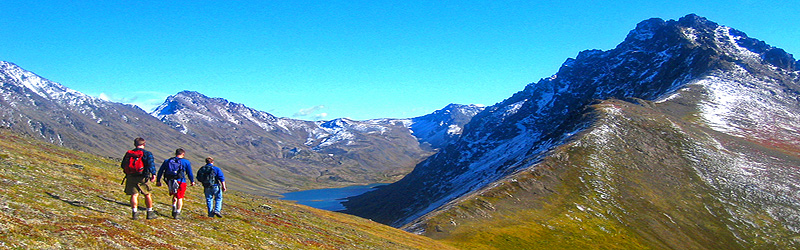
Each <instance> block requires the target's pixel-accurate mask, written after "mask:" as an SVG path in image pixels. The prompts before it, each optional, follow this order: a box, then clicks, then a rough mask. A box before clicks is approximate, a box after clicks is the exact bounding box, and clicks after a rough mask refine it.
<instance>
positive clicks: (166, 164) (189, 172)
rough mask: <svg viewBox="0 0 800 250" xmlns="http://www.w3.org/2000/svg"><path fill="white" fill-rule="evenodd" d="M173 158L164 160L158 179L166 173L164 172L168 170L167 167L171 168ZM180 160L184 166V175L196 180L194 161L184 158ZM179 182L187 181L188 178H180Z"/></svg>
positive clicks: (159, 169) (191, 180)
mask: <svg viewBox="0 0 800 250" xmlns="http://www.w3.org/2000/svg"><path fill="white" fill-rule="evenodd" d="M173 158H175V157H173ZM173 158H169V159H166V160H164V163H161V167H160V168H158V176H157V177H156V180H157V181H161V176H162V175H164V172H166V171H167V169H169V161H170V160H172V159H173ZM178 161H179V162H180V163H181V166H182V167H183V173H184V176H189V181H190V182H194V174H193V173H192V163H191V162H189V160H187V159H184V158H180V159H179V160H178ZM165 180H166V179H165ZM178 182H182V183H186V178H178Z"/></svg>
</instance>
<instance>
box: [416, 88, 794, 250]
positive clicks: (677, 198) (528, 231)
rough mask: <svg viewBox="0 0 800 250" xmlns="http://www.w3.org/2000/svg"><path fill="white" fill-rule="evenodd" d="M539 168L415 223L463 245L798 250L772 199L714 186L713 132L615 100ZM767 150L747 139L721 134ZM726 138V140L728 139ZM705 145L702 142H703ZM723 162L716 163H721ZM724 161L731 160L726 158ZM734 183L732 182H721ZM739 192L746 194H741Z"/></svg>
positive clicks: (434, 235)
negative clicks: (710, 175) (703, 172)
mask: <svg viewBox="0 0 800 250" xmlns="http://www.w3.org/2000/svg"><path fill="white" fill-rule="evenodd" d="M595 109H596V110H597V112H596V113H595V115H596V116H597V121H596V122H595V123H594V124H593V126H592V127H591V128H589V129H587V130H586V131H584V132H583V133H581V134H579V135H578V136H576V137H575V138H574V140H573V141H571V142H570V143H567V144H565V145H562V146H559V147H557V148H556V149H554V150H552V151H551V153H550V154H549V155H548V156H547V157H545V158H544V159H543V160H542V161H541V162H538V163H536V166H535V167H533V168H530V169H527V170H525V171H522V172H519V173H517V174H514V175H511V176H508V177H507V178H505V179H504V180H502V181H500V182H498V183H495V184H494V185H492V186H490V187H487V188H485V189H483V190H480V191H479V192H476V193H473V194H472V195H469V196H467V197H463V198H461V199H460V200H458V202H454V203H451V204H449V205H448V206H445V207H444V208H442V209H440V210H438V211H435V212H434V213H431V214H429V215H426V217H425V218H423V220H424V221H423V222H422V223H419V224H415V225H409V226H413V227H415V230H419V231H424V234H425V235H427V236H429V237H431V238H434V239H439V240H443V241H445V242H447V243H449V244H452V245H454V246H457V247H460V248H463V249H797V247H798V245H800V244H799V242H800V241H798V235H797V234H796V233H794V232H792V231H791V230H790V229H789V228H787V227H786V226H785V225H786V224H784V223H787V222H785V221H781V220H780V219H781V218H780V217H777V218H776V217H774V216H770V214H769V213H770V211H771V210H770V209H769V208H768V205H764V204H770V202H771V201H769V200H758V199H759V198H757V197H756V196H751V197H753V198H749V197H748V196H746V195H745V194H741V193H740V192H741V191H739V190H738V189H735V188H726V187H727V186H723V187H722V188H718V187H714V186H712V185H709V184H708V182H706V181H704V179H703V178H702V177H701V176H700V175H699V174H698V171H697V170H695V169H694V167H695V166H698V165H699V166H701V168H703V169H713V166H714V165H713V164H712V163H715V162H717V161H721V160H724V158H715V157H712V156H724V152H721V153H718V152H715V151H708V152H711V153H708V152H705V153H698V152H693V150H712V149H713V148H712V147H711V146H708V145H707V143H714V142H718V140H715V139H712V137H711V135H712V134H711V133H713V131H710V130H705V129H702V128H700V127H697V126H695V125H696V124H692V123H691V122H684V121H682V119H676V118H674V117H669V116H667V115H664V114H662V113H659V112H657V111H658V110H657V109H654V108H651V107H647V104H644V105H636V104H632V103H628V102H624V101H618V100H610V101H604V102H602V103H601V104H598V105H595ZM717 136H718V138H723V139H725V140H729V141H723V143H726V144H727V145H734V146H736V147H740V148H742V149H743V150H742V151H741V152H752V153H753V154H756V155H758V154H763V153H764V152H768V151H762V150H767V149H765V148H759V147H758V145H754V144H752V143H749V142H747V141H744V140H739V139H737V138H733V137H724V136H720V135H717ZM720 140H721V139H720ZM697 145H700V146H697ZM715 164H716V163H715ZM722 164H723V165H724V164H725V163H724V162H723V163H722ZM722 181H732V180H722ZM738 197H748V198H749V199H742V198H738Z"/></svg>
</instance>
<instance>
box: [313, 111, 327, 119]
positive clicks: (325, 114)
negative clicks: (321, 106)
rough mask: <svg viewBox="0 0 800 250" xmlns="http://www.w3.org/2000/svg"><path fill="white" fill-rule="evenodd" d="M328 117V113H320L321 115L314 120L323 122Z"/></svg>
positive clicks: (317, 115) (315, 116)
mask: <svg viewBox="0 0 800 250" xmlns="http://www.w3.org/2000/svg"><path fill="white" fill-rule="evenodd" d="M327 116H328V113H319V114H316V115H314V119H316V120H322V119H325V117H327Z"/></svg>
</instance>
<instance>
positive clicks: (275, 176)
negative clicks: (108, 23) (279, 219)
mask: <svg viewBox="0 0 800 250" xmlns="http://www.w3.org/2000/svg"><path fill="white" fill-rule="evenodd" d="M798 69H800V62H798V61H797V60H795V59H794V57H793V56H792V55H791V54H789V53H787V52H786V51H784V50H782V49H780V48H776V47H773V46H770V45H768V44H767V43H765V42H763V41H759V40H757V39H754V38H750V37H748V36H747V35H746V34H745V33H744V32H741V31H738V30H735V29H733V28H730V27H725V26H722V25H719V24H717V23H714V22H712V21H709V20H707V19H706V18H703V17H700V16H697V15H694V14H691V15H687V16H685V17H683V18H680V19H679V20H668V21H665V20H662V19H658V18H654V19H649V20H645V21H643V22H641V23H639V24H638V25H637V26H636V28H635V29H633V30H632V31H631V32H630V33H629V34H628V36H627V37H626V38H625V40H624V41H623V42H622V43H620V44H619V45H618V46H617V47H616V48H614V49H611V50H607V51H601V50H586V51H583V52H580V53H579V54H578V55H577V57H576V58H570V59H567V60H566V61H565V62H564V64H563V65H562V66H561V68H560V69H559V71H558V72H557V73H556V74H555V75H553V76H551V77H549V78H545V79H541V80H540V81H538V82H535V83H531V84H529V85H527V86H525V88H524V89H523V90H522V91H520V92H518V93H516V94H514V95H512V96H511V97H509V98H508V99H506V100H504V101H502V102H500V103H498V104H495V105H493V106H489V107H479V106H473V105H470V106H467V105H449V106H447V107H445V108H444V109H442V110H438V111H435V112H433V113H432V114H429V115H426V116H421V117H416V118H409V119H374V120H366V121H354V120H350V119H335V120H330V121H302V120H295V119H288V118H279V117H275V116H273V115H270V114H268V113H265V112H261V111H258V110H253V109H251V108H248V107H246V106H244V105H243V104H237V103H231V102H228V101H227V100H225V99H222V98H210V97H207V96H204V95H202V94H200V93H197V92H192V91H184V92H180V93H178V94H176V95H174V96H171V97H169V98H167V100H166V101H165V102H164V104H162V105H161V106H159V107H158V109H157V110H155V112H153V113H152V114H148V113H146V112H145V111H143V110H141V109H140V108H138V107H135V106H131V105H124V104H119V103H113V102H107V101H103V100H100V99H97V98H93V97H90V96H86V95H84V94H81V93H79V92H76V91H74V90H70V89H68V88H66V87H64V86H62V85H60V84H58V83H54V82H51V81H48V80H46V79H44V78H42V77H39V76H37V75H35V74H34V73H32V72H28V71H25V70H24V69H21V68H20V67H18V66H17V65H14V64H13V63H9V62H0V84H1V85H0V126H2V127H5V128H9V129H11V130H14V131H17V132H18V133H25V134H28V135H30V136H33V137H35V138H38V139H41V140H44V141H47V142H51V143H54V144H58V145H63V146H67V147H70V148H74V149H79V150H82V151H86V152H91V153H96V154H100V155H104V156H109V157H119V156H121V155H120V153H121V152H123V151H124V150H125V149H128V148H130V147H131V141H132V139H133V138H134V137H137V136H142V137H145V138H147V139H148V149H150V150H152V151H153V152H154V153H155V154H156V155H157V158H160V159H164V158H166V157H168V156H170V155H171V153H172V151H173V150H174V149H175V148H177V147H183V148H186V149H187V150H188V154H189V159H190V160H192V161H193V162H195V165H197V166H199V165H201V164H200V163H201V161H202V158H204V157H205V156H208V155H211V156H216V158H217V159H218V165H221V166H223V168H224V169H226V170H227V171H228V172H229V173H230V176H231V179H232V181H231V183H230V184H231V185H232V186H233V187H234V188H236V189H239V190H242V191H246V192H250V193H258V194H268V195H269V194H273V195H274V194H277V193H280V192H284V191H290V190H297V189H310V188H319V187H334V186H343V185H348V184H356V183H370V182H391V181H394V180H397V179H399V178H402V179H400V180H399V181H397V182H394V183H392V184H390V185H386V186H383V187H381V188H378V189H377V190H376V191H372V192H367V193H365V194H363V195H360V196H356V197H351V198H349V201H347V202H345V206H346V207H347V210H346V212H347V213H351V214H355V215H358V216H361V217H365V218H369V219H372V220H374V221H377V222H381V223H385V224H389V225H392V226H395V227H400V228H403V229H405V230H407V231H410V232H414V233H417V234H422V235H425V236H428V237H431V238H434V239H438V240H442V241H444V242H447V243H449V244H453V245H455V246H457V247H462V248H470V249H521V248H525V249H581V248H593V249H798V248H800V185H798V184H797V180H800V167H798V166H800V115H798V114H800V71H798ZM412 169H413V171H412ZM409 171H410V173H409Z"/></svg>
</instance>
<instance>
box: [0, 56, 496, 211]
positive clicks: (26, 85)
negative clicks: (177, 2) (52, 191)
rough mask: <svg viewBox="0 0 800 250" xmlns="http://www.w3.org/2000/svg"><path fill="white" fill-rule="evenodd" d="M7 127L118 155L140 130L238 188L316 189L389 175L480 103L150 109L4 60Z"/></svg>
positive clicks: (458, 125)
mask: <svg viewBox="0 0 800 250" xmlns="http://www.w3.org/2000/svg"><path fill="white" fill-rule="evenodd" d="M0 84H1V85H0V87H1V88H0V96H2V99H0V104H1V105H2V106H1V108H0V114H1V116H0V126H3V127H7V128H10V129H12V130H14V131H17V132H22V133H25V134H29V135H31V136H33V137H35V138H39V139H42V140H44V141H48V142H51V143H54V144H57V145H62V146H67V147H70V148H74V149H79V150H82V151H85V152H91V153H96V154H100V155H104V156H109V157H121V152H124V150H126V149H128V148H130V147H132V141H133V138H135V137H139V136H141V137H144V138H145V139H147V140H148V144H147V149H149V150H151V151H153V152H154V154H155V155H156V156H157V158H158V159H157V161H160V160H162V159H166V158H168V157H170V156H172V152H174V150H175V149H176V148H179V147H181V148H184V149H186V150H187V154H188V156H189V157H188V158H189V159H190V160H191V161H193V162H194V164H195V168H198V167H199V166H201V165H202V164H203V162H202V159H204V158H205V157H206V156H214V157H215V159H217V162H216V163H217V165H220V166H222V167H223V168H225V169H226V171H229V172H231V174H230V176H231V178H233V180H234V181H231V184H232V186H233V187H234V188H237V189H239V190H243V191H247V192H251V193H258V194H266V195H275V194H277V193H281V192H285V191H291V190H298V189H309V188H321V187H335V186H345V185H353V184H364V183H374V182H391V181H395V180H397V179H399V178H400V177H402V176H403V175H405V174H407V173H408V172H410V171H411V169H412V168H413V166H414V165H416V164H417V163H418V162H420V161H421V160H423V159H424V158H425V157H427V156H429V155H430V154H432V153H433V152H435V151H436V149H437V148H439V147H442V146H443V145H445V144H447V143H448V142H449V141H452V140H453V139H454V138H455V137H457V136H458V135H460V132H461V129H462V127H463V126H464V124H466V123H467V122H468V121H469V119H470V118H471V117H472V116H473V115H475V114H476V113H477V112H478V111H480V110H482V107H478V106H474V105H456V104H452V105H449V106H447V107H446V108H444V109H442V110H439V111H436V112H435V113H433V114H431V115H427V116H423V117H419V118H409V119H375V120H367V121H354V120H350V119H335V120H331V121H316V122H315V121H303V120H295V119H289V118H280V117H275V116H273V115H271V114H269V113H266V112H263V111H258V110H254V109H252V108H248V107H247V106H245V105H243V104H238V103H232V102H228V101H227V100H225V99H222V98H210V97H207V96H205V95H203V94H200V93H197V92H192V91H183V92H180V93H178V94H176V95H174V96H170V97H168V98H167V100H165V102H164V103H163V104H162V105H160V106H159V107H158V108H157V109H156V110H155V111H154V112H153V113H152V114H148V113H147V112H145V111H144V110H142V109H140V108H138V107H136V106H132V105H125V104H120V103H115V102H109V101H105V100H101V99H99V98H94V97H91V96H88V95H85V94H82V93H80V92H77V91H75V90H72V89H69V88H67V87H65V86H63V85H61V84H58V83H55V82H52V81H49V80H47V79H45V78H43V77H40V76H38V75H36V74H34V73H33V72H29V71H26V70H24V69H22V68H21V67H19V66H17V65H15V64H13V63H10V62H0Z"/></svg>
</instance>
